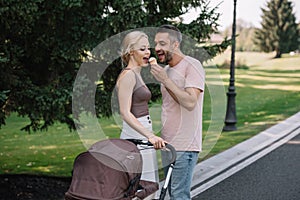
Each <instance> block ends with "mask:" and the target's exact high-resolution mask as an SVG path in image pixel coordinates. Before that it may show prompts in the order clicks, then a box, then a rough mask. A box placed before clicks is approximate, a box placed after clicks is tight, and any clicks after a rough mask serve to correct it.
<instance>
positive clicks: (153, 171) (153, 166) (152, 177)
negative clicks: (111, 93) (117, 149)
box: [120, 115, 159, 183]
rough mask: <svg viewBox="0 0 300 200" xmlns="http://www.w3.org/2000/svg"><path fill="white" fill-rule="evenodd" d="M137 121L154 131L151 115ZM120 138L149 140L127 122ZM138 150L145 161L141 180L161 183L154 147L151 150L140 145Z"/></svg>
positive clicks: (124, 123)
mask: <svg viewBox="0 0 300 200" xmlns="http://www.w3.org/2000/svg"><path fill="white" fill-rule="evenodd" d="M137 119H138V121H139V122H140V123H141V124H142V125H143V126H144V127H146V128H147V129H148V130H151V131H152V121H151V118H150V116H149V115H146V116H143V117H140V118H137ZM120 138H121V139H141V140H147V138H146V137H145V136H143V135H142V134H140V133H138V132H137V131H136V130H134V129H133V128H131V126H129V125H128V124H127V123H126V122H125V121H123V128H122V132H121V135H120ZM138 148H139V149H140V152H141V155H142V159H143V171H142V176H141V180H147V181H152V182H157V183H159V177H158V164H157V159H156V151H155V149H154V148H153V147H151V148H149V147H148V146H140V145H138Z"/></svg>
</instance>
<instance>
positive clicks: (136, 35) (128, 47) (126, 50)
mask: <svg viewBox="0 0 300 200" xmlns="http://www.w3.org/2000/svg"><path fill="white" fill-rule="evenodd" d="M143 37H145V38H147V39H148V36H147V35H146V33H144V32H142V31H133V32H130V33H128V34H127V35H126V36H125V37H124V39H123V41H122V46H121V58H122V61H123V62H124V63H125V64H126V65H127V64H128V62H129V58H130V52H131V51H132V50H133V47H134V45H135V44H136V43H138V41H139V40H140V39H141V38H143Z"/></svg>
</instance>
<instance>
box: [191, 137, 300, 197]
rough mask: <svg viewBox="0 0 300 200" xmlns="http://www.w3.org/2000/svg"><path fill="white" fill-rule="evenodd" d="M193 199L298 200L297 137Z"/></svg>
mask: <svg viewBox="0 0 300 200" xmlns="http://www.w3.org/2000/svg"><path fill="white" fill-rule="evenodd" d="M193 200H300V134H299V135H297V136H296V137H294V138H293V139H291V140H289V141H288V142H286V143H285V144H283V145H282V146H280V147H278V148H277V149H275V150H273V151H272V152H270V153H269V154H267V155H265V156H264V157H262V158H260V159H258V160H257V161H255V162H254V163H252V164H250V165H249V166H247V167H245V168H243V169H242V170H240V171H238V172H237V173H235V174H233V175H232V176H230V177H228V178H227V179H225V180H223V181H222V182H220V183H218V184H216V185H214V186H213V187H211V188H209V189H207V190H205V191H204V192H202V193H200V194H198V195H196V196H195V197H194V198H193Z"/></svg>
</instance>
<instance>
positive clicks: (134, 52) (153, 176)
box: [117, 31, 165, 182]
mask: <svg viewBox="0 0 300 200" xmlns="http://www.w3.org/2000/svg"><path fill="white" fill-rule="evenodd" d="M149 57H150V45H149V41H148V36H147V35H146V34H145V33H143V32H141V31H133V32H130V33H128V34H127V35H126V36H125V38H124V39H123V42H122V49H121V58H122V60H123V62H124V63H125V65H126V67H125V68H124V70H123V71H122V72H121V73H120V75H119V78H118V81H117V91H118V101H119V106H120V114H121V117H122V119H123V128H122V132H121V136H120V138H122V139H144V140H145V139H146V140H148V141H149V142H151V143H152V144H153V146H154V148H155V149H160V148H163V147H164V146H165V142H164V140H163V139H162V138H160V137H158V136H156V135H155V134H154V133H153V131H152V124H151V119H150V116H149V109H148V102H149V100H150V99H151V92H150V90H149V89H148V88H147V86H146V85H145V83H144V81H143V79H142V77H141V70H142V68H143V67H147V66H148V62H149ZM141 154H142V157H143V162H144V164H143V172H142V177H141V179H142V180H147V181H153V182H158V174H157V161H156V152H155V150H154V149H147V150H141ZM145 163H146V164H145Z"/></svg>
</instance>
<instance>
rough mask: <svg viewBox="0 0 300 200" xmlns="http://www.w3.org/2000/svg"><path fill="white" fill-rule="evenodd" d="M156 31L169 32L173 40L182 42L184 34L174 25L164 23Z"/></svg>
mask: <svg viewBox="0 0 300 200" xmlns="http://www.w3.org/2000/svg"><path fill="white" fill-rule="evenodd" d="M156 33H169V36H170V39H171V40H172V41H178V42H179V43H181V41H182V34H181V32H180V30H179V29H178V28H177V27H175V26H173V25H168V24H165V25H162V26H160V27H159V28H158V30H157V32H156Z"/></svg>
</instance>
